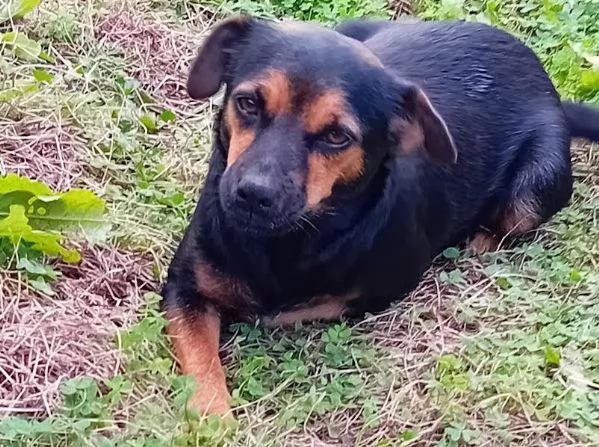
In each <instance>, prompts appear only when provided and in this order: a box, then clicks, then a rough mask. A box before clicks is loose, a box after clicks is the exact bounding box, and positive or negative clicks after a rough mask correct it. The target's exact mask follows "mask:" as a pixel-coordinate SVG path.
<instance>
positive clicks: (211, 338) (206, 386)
mask: <svg viewBox="0 0 599 447" xmlns="http://www.w3.org/2000/svg"><path fill="white" fill-rule="evenodd" d="M166 318H167V320H168V325H167V332H168V334H169V336H170V337H171V339H172V343H173V347H174V349H175V355H176V357H177V360H178V362H179V365H180V368H181V372H182V373H183V374H185V375H190V376H192V377H193V378H194V379H195V380H196V386H197V388H196V391H195V393H194V395H193V397H192V399H191V402H190V404H191V406H192V407H193V408H194V409H196V410H197V411H198V412H199V413H200V415H203V414H218V415H225V414H226V413H228V412H229V410H230V407H229V397H230V396H229V392H228V391H227V384H226V378H225V372H224V369H223V366H222V364H221V361H220V358H219V355H218V351H219V339H220V317H219V315H218V314H217V313H216V311H215V310H214V309H213V308H212V307H211V306H207V309H206V310H205V311H204V312H194V311H189V312H188V311H184V310H182V309H173V308H170V309H169V308H167V310H166Z"/></svg>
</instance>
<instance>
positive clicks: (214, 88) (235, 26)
mask: <svg viewBox="0 0 599 447" xmlns="http://www.w3.org/2000/svg"><path fill="white" fill-rule="evenodd" d="M252 23H253V21H252V19H251V18H249V17H245V16H240V17H234V18H231V19H227V20H225V21H223V22H222V23H221V24H220V25H218V26H217V27H216V28H215V29H214V30H213V31H212V33H210V35H209V36H208V37H207V38H206V40H205V42H204V44H203V45H202V47H201V48H200V51H199V53H198V55H197V57H196V58H195V60H194V61H193V64H192V66H191V70H190V72H189V77H188V78H187V93H188V94H189V96H191V97H192V98H193V99H205V98H208V97H210V96H212V95H214V94H215V93H216V92H218V89H219V88H220V86H221V84H222V83H223V82H224V81H225V75H226V72H227V69H228V65H229V61H230V58H231V53H232V52H233V51H234V49H233V47H234V46H235V44H237V43H239V42H240V41H242V40H243V38H244V36H245V34H246V33H247V32H248V30H249V28H250V27H251V25H252Z"/></svg>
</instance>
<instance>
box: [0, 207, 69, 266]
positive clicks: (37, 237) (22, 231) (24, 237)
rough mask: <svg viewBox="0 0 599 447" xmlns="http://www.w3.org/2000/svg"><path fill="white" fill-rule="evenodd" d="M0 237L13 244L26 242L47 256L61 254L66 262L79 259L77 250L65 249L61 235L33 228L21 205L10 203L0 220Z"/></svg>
mask: <svg viewBox="0 0 599 447" xmlns="http://www.w3.org/2000/svg"><path fill="white" fill-rule="evenodd" d="M0 237H6V238H8V239H9V240H10V241H11V242H12V243H13V245H18V244H19V243H21V242H27V243H29V244H31V246H32V248H33V249H34V250H38V251H40V252H42V253H44V254H46V255H48V256H61V257H62V258H63V259H64V260H65V261H66V262H78V261H79V260H80V259H81V258H80V255H79V253H78V252H77V251H75V250H67V249H66V248H64V247H63V246H62V245H61V244H60V242H61V241H62V239H63V238H62V236H61V235H59V234H54V233H49V232H47V231H40V230H34V229H33V228H32V227H31V226H30V225H29V219H27V216H26V215H25V208H24V207H23V206H21V205H11V207H10V211H9V214H8V216H6V217H5V218H4V219H1V220H0Z"/></svg>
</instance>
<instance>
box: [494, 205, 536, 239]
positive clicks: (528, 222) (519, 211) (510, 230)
mask: <svg viewBox="0 0 599 447" xmlns="http://www.w3.org/2000/svg"><path fill="white" fill-rule="evenodd" d="M535 209H536V205H535V203H534V202H533V201H529V200H518V201H516V202H515V203H513V204H511V205H510V207H509V208H508V209H507V210H506V211H505V212H504V213H503V215H502V216H501V218H500V221H499V229H500V230H501V231H502V232H503V233H505V234H509V235H511V236H516V235H519V234H523V233H527V232H529V231H531V230H534V229H535V228H537V227H538V226H539V224H540V223H541V217H540V216H539V215H538V213H537V212H536V211H535Z"/></svg>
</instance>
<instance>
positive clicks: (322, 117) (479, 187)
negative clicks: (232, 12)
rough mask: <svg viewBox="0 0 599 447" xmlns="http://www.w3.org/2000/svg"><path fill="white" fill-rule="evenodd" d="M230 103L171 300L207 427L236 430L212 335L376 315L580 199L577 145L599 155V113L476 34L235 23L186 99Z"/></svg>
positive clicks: (520, 54) (527, 54)
mask: <svg viewBox="0 0 599 447" xmlns="http://www.w3.org/2000/svg"><path fill="white" fill-rule="evenodd" d="M223 85H224V86H226V88H225V93H224V103H223V105H222V107H221V108H220V110H219V112H218V117H217V118H216V123H215V133H214V143H213V149H212V154H211V158H210V162H209V171H208V175H207V178H206V180H205V184H204V186H203V190H202V192H201V194H200V197H199V200H198V203H197V207H196V209H195V211H194V213H193V216H192V218H191V221H190V223H189V226H188V228H187V230H186V232H185V234H184V237H183V239H182V241H181V242H180V244H179V246H178V248H177V251H176V254H175V256H174V258H173V260H172V263H171V265H170V267H169V271H168V278H167V281H166V284H165V285H164V288H163V290H162V296H163V300H162V308H163V310H164V312H165V316H166V319H167V321H168V324H167V332H168V334H169V335H170V336H171V338H172V341H173V346H174V351H175V354H176V357H177V360H178V362H179V365H180V368H181V371H182V373H183V374H187V375H191V376H193V377H194V378H195V379H196V381H197V383H198V388H197V390H196V391H195V394H194V395H193V397H192V399H191V401H190V405H191V406H192V407H193V408H195V409H196V410H198V411H199V412H201V413H203V414H221V415H222V414H227V413H228V414H230V404H229V393H228V391H227V386H226V380H225V379H226V377H225V372H224V370H223V367H222V365H221V361H220V360H219V334H220V329H221V326H222V325H224V324H228V323H230V322H239V321H248V322H252V321H257V320H260V321H262V322H264V323H265V324H267V325H269V326H284V325H290V324H293V323H295V322H297V321H309V320H324V321H332V320H337V319H340V318H359V317H360V316H362V315H363V314H364V313H366V312H370V313H375V312H378V311H381V310H383V309H385V308H386V307H387V306H389V304H390V303H391V302H392V301H395V300H398V299H401V298H402V297H404V296H405V295H406V294H407V293H408V292H410V291H412V290H413V289H414V288H416V286H417V285H418V283H419V281H420V280H421V277H422V275H423V273H424V272H425V271H426V270H427V269H428V267H429V266H430V265H431V262H432V261H433V259H434V258H435V257H436V256H437V255H439V253H441V252H442V251H443V250H444V249H445V248H446V247H449V246H455V245H457V244H461V243H464V242H466V241H470V244H471V246H472V247H473V249H474V250H475V251H476V252H483V251H485V250H493V249H494V248H495V247H496V245H497V242H498V241H499V240H501V239H502V238H504V237H506V236H512V237H513V236H518V235H521V234H523V233H526V232H529V231H531V230H533V229H535V228H537V227H538V226H539V225H540V224H542V223H543V222H546V221H547V220H548V219H550V218H551V217H552V216H553V215H554V214H555V213H557V212H558V211H559V210H560V209H562V208H563V207H565V206H566V205H567V204H568V203H569V200H570V197H571V194H572V183H573V180H572V173H571V158H570V143H571V139H572V138H575V137H585V138H588V139H590V140H593V141H599V111H597V110H594V109H593V108H591V107H589V106H587V105H584V104H579V103H573V102H567V101H562V100H560V97H559V96H558V93H557V92H556V90H555V88H554V86H553V84H552V82H551V81H550V79H549V77H548V75H547V74H546V72H545V70H544V68H543V66H542V65H541V63H540V61H539V60H538V58H537V57H536V56H535V54H534V53H533V51H532V50H530V49H529V48H528V47H527V46H525V45H524V44H523V43H521V42H520V41H519V40H517V39H516V38H515V37H512V36H511V35H510V34H508V33H506V32H503V31H500V30H498V29H496V28H493V27H490V26H487V25H484V24H477V23H467V22H460V21H441V22H416V23H401V24H397V23H393V22H385V21H377V20H352V21H347V22H343V23H342V24H341V25H339V26H338V27H337V28H336V29H329V28H325V27H322V26H318V25H316V24H310V23H302V22H274V21H266V20H259V19H255V18H251V17H235V18H232V19H228V20H225V21H223V22H222V23H220V24H219V25H218V26H216V27H215V29H213V31H212V32H211V33H210V35H209V36H208V37H207V39H206V40H205V42H204V44H203V46H202V48H201V49H200V51H199V54H198V55H197V56H196V58H195V60H194V62H193V63H192V66H191V69H190V72H189V77H188V82H187V90H188V93H189V95H190V97H191V98H193V99H195V100H203V99H206V98H209V97H211V96H213V95H215V94H216V93H217V92H218V91H219V90H220V89H221V87H222V86H223Z"/></svg>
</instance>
